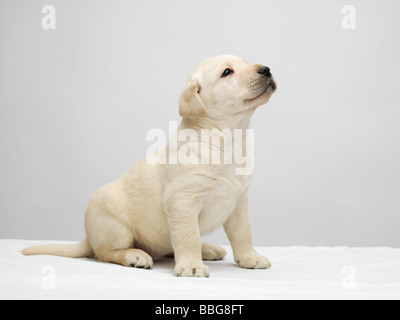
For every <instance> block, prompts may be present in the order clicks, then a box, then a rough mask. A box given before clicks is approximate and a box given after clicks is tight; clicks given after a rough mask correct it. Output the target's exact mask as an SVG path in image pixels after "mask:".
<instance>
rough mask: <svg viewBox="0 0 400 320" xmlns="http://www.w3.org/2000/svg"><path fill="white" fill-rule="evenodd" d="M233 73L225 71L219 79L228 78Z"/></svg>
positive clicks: (229, 70) (228, 70)
mask: <svg viewBox="0 0 400 320" xmlns="http://www.w3.org/2000/svg"><path fill="white" fill-rule="evenodd" d="M232 73H233V70H231V69H225V71H224V72H223V73H222V75H221V78H225V77H227V76H229V75H230V74H232Z"/></svg>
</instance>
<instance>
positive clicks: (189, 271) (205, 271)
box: [174, 263, 210, 278]
mask: <svg viewBox="0 0 400 320" xmlns="http://www.w3.org/2000/svg"><path fill="white" fill-rule="evenodd" d="M174 274H175V276H177V277H196V278H208V277H209V276H210V269H209V268H208V267H207V266H206V265H205V264H203V263H180V264H177V265H176V266H175V269H174Z"/></svg>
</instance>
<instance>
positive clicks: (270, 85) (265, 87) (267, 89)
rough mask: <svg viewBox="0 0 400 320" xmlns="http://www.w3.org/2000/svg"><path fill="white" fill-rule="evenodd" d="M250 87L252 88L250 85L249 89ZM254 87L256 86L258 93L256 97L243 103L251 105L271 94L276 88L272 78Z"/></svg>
mask: <svg viewBox="0 0 400 320" xmlns="http://www.w3.org/2000/svg"><path fill="white" fill-rule="evenodd" d="M252 86H254V85H250V88H252ZM256 86H257V89H258V90H257V91H258V92H257V93H256V95H255V96H254V97H252V98H249V99H246V100H245V103H251V102H253V101H255V100H257V99H259V98H261V97H263V96H265V95H269V94H272V93H273V92H274V91H275V90H276V88H277V86H276V82H275V80H274V79H273V78H272V77H271V78H269V79H268V81H266V82H264V83H263V84H260V83H257V85H256Z"/></svg>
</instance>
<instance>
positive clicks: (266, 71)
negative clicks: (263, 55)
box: [258, 66, 271, 77]
mask: <svg viewBox="0 0 400 320" xmlns="http://www.w3.org/2000/svg"><path fill="white" fill-rule="evenodd" d="M258 73H259V74H263V75H265V76H267V77H271V69H270V68H268V67H266V66H263V67H261V68H260V69H258Z"/></svg>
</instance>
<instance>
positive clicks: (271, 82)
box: [257, 66, 276, 90]
mask: <svg viewBox="0 0 400 320" xmlns="http://www.w3.org/2000/svg"><path fill="white" fill-rule="evenodd" d="M257 73H259V74H261V75H262V76H265V77H267V78H268V79H269V83H268V86H270V87H272V89H273V90H276V83H275V81H274V79H273V78H272V74H271V69H270V68H268V67H267V66H262V67H260V68H259V69H258V71H257Z"/></svg>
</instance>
